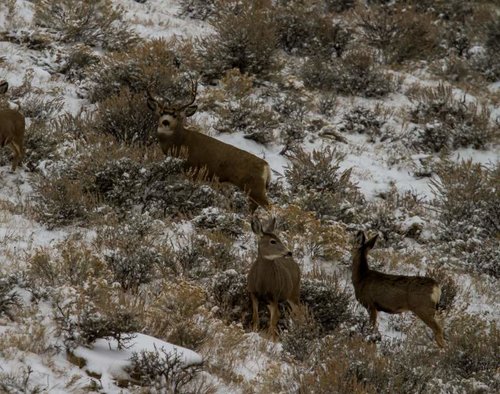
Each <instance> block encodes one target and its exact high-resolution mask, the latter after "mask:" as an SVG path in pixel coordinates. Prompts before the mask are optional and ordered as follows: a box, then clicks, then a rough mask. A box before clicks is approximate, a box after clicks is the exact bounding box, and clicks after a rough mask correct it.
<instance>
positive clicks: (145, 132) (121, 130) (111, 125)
mask: <svg viewBox="0 0 500 394" xmlns="http://www.w3.org/2000/svg"><path fill="white" fill-rule="evenodd" d="M88 127H89V128H92V129H93V130H95V131H96V132H101V133H106V134H109V135H111V136H113V137H114V138H115V139H116V141H117V142H124V143H127V144H133V143H140V144H148V143H149V144H151V143H153V142H156V129H157V127H158V122H157V119H156V116H155V114H153V112H152V111H150V110H149V109H148V107H147V103H146V95H145V94H144V93H132V92H130V91H129V90H128V89H123V90H122V91H121V92H120V93H119V94H118V95H116V96H111V97H109V98H107V99H104V100H103V101H101V102H100V103H99V104H98V106H97V110H96V112H95V114H94V116H93V118H92V119H91V121H90V124H89V125H88Z"/></svg>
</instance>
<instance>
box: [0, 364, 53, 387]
mask: <svg viewBox="0 0 500 394" xmlns="http://www.w3.org/2000/svg"><path fill="white" fill-rule="evenodd" d="M32 373H33V369H32V368H31V367H30V366H29V365H28V366H27V367H26V368H23V369H22V370H21V371H17V372H16V373H5V372H0V390H1V391H3V392H5V393H30V394H41V393H43V392H44V391H46V390H45V388H44V387H42V386H40V385H33V384H32V382H30V379H31V374H32Z"/></svg>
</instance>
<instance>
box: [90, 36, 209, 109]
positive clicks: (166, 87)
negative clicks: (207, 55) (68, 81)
mask: <svg viewBox="0 0 500 394" xmlns="http://www.w3.org/2000/svg"><path fill="white" fill-rule="evenodd" d="M192 47H193V45H192V43H191V42H189V41H178V40H174V39H171V40H165V39H153V40H151V41H146V42H143V43H141V44H140V45H137V46H136V47H134V48H132V49H131V50H129V51H127V52H118V53H111V54H109V55H108V56H106V57H104V58H103V59H102V61H101V63H99V64H97V65H95V66H93V67H92V72H90V79H91V81H92V84H91V85H90V87H89V99H90V101H91V102H100V101H103V100H105V99H107V98H110V97H111V96H113V95H118V94H119V93H120V90H122V89H124V88H128V90H130V92H131V93H132V94H143V95H145V93H146V92H147V91H148V89H149V91H150V92H151V94H157V95H160V96H161V97H163V98H164V99H166V100H167V101H168V102H170V103H174V102H175V101H176V100H181V99H185V97H189V95H190V90H191V86H190V85H189V84H186V74H187V73H188V72H191V73H192V72H193V71H196V70H198V69H199V64H198V63H199V60H198V59H197V57H196V55H195V54H194V53H193V48H192ZM144 101H146V97H145V96H144Z"/></svg>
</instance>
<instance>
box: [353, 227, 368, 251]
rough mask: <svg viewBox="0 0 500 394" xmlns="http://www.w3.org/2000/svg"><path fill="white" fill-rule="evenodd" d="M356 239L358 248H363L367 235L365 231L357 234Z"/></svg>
mask: <svg viewBox="0 0 500 394" xmlns="http://www.w3.org/2000/svg"><path fill="white" fill-rule="evenodd" d="M354 239H355V242H356V246H359V247H361V246H363V245H364V244H365V239H366V238H365V233H364V232H363V231H361V230H360V231H358V232H357V233H356V237H355V238H354Z"/></svg>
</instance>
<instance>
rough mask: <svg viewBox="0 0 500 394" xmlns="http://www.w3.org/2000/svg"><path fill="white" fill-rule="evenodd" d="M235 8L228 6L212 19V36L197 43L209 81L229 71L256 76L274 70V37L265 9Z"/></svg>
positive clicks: (255, 5)
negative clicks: (236, 69)
mask: <svg viewBox="0 0 500 394" xmlns="http://www.w3.org/2000/svg"><path fill="white" fill-rule="evenodd" d="M238 5H239V7H237V10H235V9H234V4H232V5H231V4H230V5H229V6H227V7H224V10H221V11H220V12H219V13H218V14H217V15H216V16H214V18H213V26H214V29H215V32H216V33H215V35H213V36H209V37H207V38H204V39H202V40H201V42H200V51H201V53H202V56H203V58H204V63H205V65H204V74H205V76H206V77H208V78H218V77H220V76H221V75H222V74H223V72H224V71H226V70H230V69H232V68H238V69H239V70H240V71H241V72H242V73H250V74H255V75H262V74H265V73H267V72H269V71H271V70H272V69H273V68H275V60H274V52H275V49H276V36H275V32H274V26H273V24H272V22H271V20H270V18H269V15H268V13H267V11H266V9H264V8H261V7H260V6H259V5H257V4H252V3H248V4H247V3H245V4H241V3H240V4H238ZM235 11H236V12H235Z"/></svg>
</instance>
